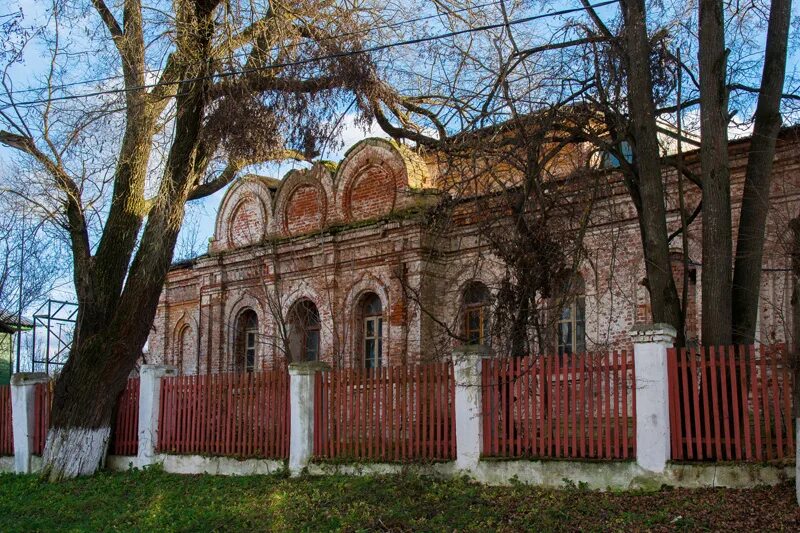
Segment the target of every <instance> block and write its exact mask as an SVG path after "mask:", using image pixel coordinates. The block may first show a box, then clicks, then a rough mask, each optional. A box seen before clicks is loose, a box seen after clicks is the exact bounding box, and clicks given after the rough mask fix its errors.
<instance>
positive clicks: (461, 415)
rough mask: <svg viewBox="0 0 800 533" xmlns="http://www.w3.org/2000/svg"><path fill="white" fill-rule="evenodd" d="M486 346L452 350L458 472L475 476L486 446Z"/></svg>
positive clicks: (463, 347) (460, 347)
mask: <svg viewBox="0 0 800 533" xmlns="http://www.w3.org/2000/svg"><path fill="white" fill-rule="evenodd" d="M487 356H488V349H487V348H486V347H485V346H459V347H458V348H456V349H454V350H453V374H454V376H455V382H456V383H455V386H456V391H455V392H456V394H455V397H456V405H455V409H456V468H457V469H458V470H462V471H466V472H475V471H476V470H477V467H478V463H479V462H480V459H481V448H482V446H483V419H482V416H483V390H482V386H481V385H482V382H481V371H482V365H481V361H482V360H483V359H484V358H485V357H487Z"/></svg>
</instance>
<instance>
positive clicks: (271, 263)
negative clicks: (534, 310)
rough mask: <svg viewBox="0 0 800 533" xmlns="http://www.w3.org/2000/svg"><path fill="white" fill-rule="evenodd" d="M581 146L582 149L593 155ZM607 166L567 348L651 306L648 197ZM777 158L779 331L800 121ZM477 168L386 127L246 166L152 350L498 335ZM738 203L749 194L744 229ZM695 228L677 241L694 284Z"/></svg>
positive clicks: (694, 309) (224, 359)
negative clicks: (323, 149) (304, 156)
mask: <svg viewBox="0 0 800 533" xmlns="http://www.w3.org/2000/svg"><path fill="white" fill-rule="evenodd" d="M748 146H749V143H748V141H747V139H744V140H740V141H733V142H731V144H730V164H731V178H732V191H733V192H732V195H733V198H732V201H733V205H734V206H738V203H739V200H740V195H741V189H742V182H743V174H744V171H745V166H746V163H747V150H748ZM574 153H577V154H582V153H583V152H582V150H580V149H578V150H576V151H574ZM698 157H699V154H698V153H697V152H691V153H687V154H685V162H686V165H687V167H688V168H690V169H694V170H695V171H697V170H698V168H697V167H698V164H699V162H698ZM578 159H580V161H579V162H577V163H570V164H574V165H583V166H585V165H586V163H587V161H588V159H587V157H584V156H581V157H579V158H578ZM559 164H560V165H562V167H563V168H562V169H561V170H562V172H560V173H558V174H560V175H563V176H567V178H565V179H568V176H569V175H570V174H571V172H570V169H569V165H570V164H565V163H564V161H561V162H560V163H559ZM597 166H598V165H595V169H594V171H593V172H592V177H593V181H592V185H591V186H592V187H595V188H596V189H593V190H597V191H600V192H599V193H597V194H596V195H595V197H594V198H593V202H592V208H591V215H590V217H589V223H588V226H587V229H586V233H585V236H584V237H583V239H582V240H581V249H582V255H581V257H582V259H581V261H580V265H579V271H580V272H579V276H578V277H577V279H578V280H579V283H576V284H574V288H575V290H574V291H572V293H571V294H570V296H569V298H568V299H567V300H564V301H559V304H558V305H559V307H560V309H558V310H557V311H558V312H557V313H555V314H554V315H553V320H552V323H551V324H550V325H548V327H549V328H552V329H553V335H552V339H553V346H555V345H558V346H559V347H560V349H562V350H567V351H569V350H583V349H588V350H594V349H603V348H607V347H610V346H615V347H626V346H628V344H629V337H628V331H629V330H630V329H631V327H632V326H633V325H634V324H635V323H636V322H640V321H648V320H649V301H648V294H647V289H646V282H645V279H644V278H645V271H644V264H643V259H642V253H641V241H640V237H639V226H638V222H637V219H636V216H635V209H634V207H633V205H632V204H631V201H630V198H629V196H628V194H627V192H626V190H625V188H624V186H623V184H622V182H621V178H620V176H619V174H618V173H617V172H616V171H615V170H614V169H613V168H596V167H597ZM599 166H603V165H599ZM606 166H608V165H606ZM576 168H577V167H576ZM773 172H774V178H773V182H772V198H771V202H772V204H771V205H772V207H771V211H770V216H769V220H768V227H767V235H768V239H767V245H766V250H765V255H764V275H763V279H762V300H761V305H760V310H759V325H758V332H759V333H758V335H759V338H760V340H762V341H764V342H766V341H774V340H783V339H785V338H786V336H787V333H788V331H789V330H790V326H789V324H788V323H787V322H786V321H787V320H788V318H789V317H790V315H791V313H790V302H789V297H790V287H789V273H788V271H787V269H788V266H789V261H788V253H787V251H786V247H785V241H786V240H787V229H788V221H789V220H790V219H791V218H792V217H794V216H796V215H797V213H798V208H800V197H798V187H799V186H800V128H791V129H786V130H784V131H783V132H782V133H781V137H780V140H779V142H778V147H777V152H776V158H775V165H774V169H773ZM581 179H583V180H586V179H587V178H586V177H585V176H584V177H582V178H581ZM464 181H465V177H464V174H463V173H462V172H461V171H459V172H454V171H453V169H449V170H443V165H442V164H441V162H439V161H437V160H436V158H434V157H430V156H425V155H421V154H419V153H416V152H414V151H411V150H410V149H408V148H405V147H403V146H401V145H398V144H396V143H394V142H391V141H386V140H381V139H366V140H364V141H361V142H359V143H357V144H356V145H355V146H353V147H352V148H351V149H350V150H349V151H348V152H347V154H346V155H345V157H344V159H343V160H342V161H341V162H340V163H339V164H338V165H333V164H330V163H318V164H316V165H315V166H314V167H313V168H311V169H309V170H301V171H292V172H290V173H289V174H288V175H286V176H285V177H284V179H283V180H273V179H269V178H264V177H260V176H248V177H246V178H243V179H240V180H239V181H237V182H236V183H235V184H234V185H233V186H231V187H230V189H229V190H228V192H227V193H226V195H225V197H224V199H223V200H222V203H221V205H220V208H219V211H218V214H217V220H216V228H215V233H214V237H213V239H212V240H211V242H210V244H209V250H208V253H207V254H205V255H203V256H201V257H198V258H196V259H194V260H192V261H188V262H184V263H181V264H176V265H174V266H173V268H172V269H171V271H170V273H169V276H168V280H167V282H166V284H165V287H164V290H163V292H162V295H161V301H160V304H159V308H158V312H157V315H156V319H155V321H154V324H153V330H152V332H151V335H150V339H149V341H148V355H147V359H148V362H164V363H170V364H176V365H177V366H179V367H180V368H181V371H182V372H184V373H196V372H201V373H204V372H209V371H210V372H219V371H229V370H236V371H243V370H250V369H259V368H267V367H271V366H273V365H276V364H284V363H285V362H286V361H287V360H306V359H321V360H325V361H328V362H330V363H332V364H334V365H344V366H351V365H354V366H376V365H387V364H392V365H393V364H401V363H403V362H412V361H419V360H423V361H424V360H430V359H437V358H441V357H444V356H446V355H447V354H449V353H450V350H451V349H452V347H453V345H454V344H456V343H459V342H464V341H465V340H467V341H481V340H485V338H486V336H487V335H488V333H487V332H488V323H489V321H490V316H491V313H492V301H493V297H494V295H495V294H496V291H497V287H498V283H499V280H500V279H501V277H502V275H503V273H504V272H505V268H504V265H503V264H502V261H500V260H499V259H498V257H497V256H496V255H495V254H494V253H493V252H492V249H491V247H490V246H489V245H488V243H487V240H486V239H485V238H484V235H482V234H481V231H482V230H481V228H482V226H481V225H480V224H478V223H476V222H475V220H476V219H477V218H476V217H480V216H485V213H482V212H481V211H482V209H485V207H484V204H481V203H480V199H481V198H482V197H485V196H487V195H488V193H487V191H486V190H485V189H483V194H482V195H473V196H466V195H465V194H463V188H462V189H458V186H459V183H463V182H464ZM684 181H686V180H684ZM577 183H578V185H581V183H582V182H577ZM597 184H600V185H601V187H599V188H597ZM665 184H666V190H667V204H668V209H669V226H670V231H671V232H672V231H675V230H677V229H678V228H679V227H680V221H679V215H678V210H677V208H678V206H679V195H678V184H677V176H676V174H675V172H674V171H672V170H670V169H667V168H665ZM588 187H589V185H584V186H582V187H579V188H582V189H588ZM683 187H684V194H683V201H684V205H685V206H686V208H687V209H688V210H690V211H691V210H692V209H693V208H694V207H695V206H696V205H697V203H698V202H699V199H700V191H699V189H697V188H696V187H695V186H693V185H691V184H690V183H688V182H687V183H684V184H683ZM459 191H462V192H459ZM454 206H455V207H454ZM443 210H449V211H448V212H449V213H450V214H451V216H450V217H449V220H450V222H449V223H448V224H447V225H445V226H442V225H441V224H437V223H436V222H435V219H434V218H433V215H432V214H435V213H441V212H442V211H443ZM453 213H460V215H453ZM737 217H738V209H735V211H734V220H733V223H734V235H735V231H736V224H737V222H738V220H737ZM701 224H702V215H701V216H699V217H697V218H696V219H695V220H693V221H692V223H691V225H690V226H689V231H688V238H687V244H688V250H689V257H688V262H687V263H686V265H688V270H686V271H687V272H688V276H686V278H687V282H688V284H689V286H688V287H687V295H688V301H687V309H688V312H687V315H688V316H687V337H688V338H690V339H695V340H696V338H697V335H698V331H699V325H700V322H701V320H702V317H701V316H700V305H699V302H700V298H701V297H702V287H701V283H700V269H702V265H701V264H699V261H700V258H701V250H700V245H699V239H700V236H701V233H702V230H701ZM682 238H683V236H682V235H676V236H675V238H674V239H673V241H672V242H671V246H672V249H673V250H674V256H675V262H674V268H675V272H676V280H677V281H678V283H679V292H680V291H681V288H682V287H681V284H682V283H683V278H684V276H683V273H684V266H685V265H684V258H683V252H682V249H683V244H682V241H681V239H682ZM551 348H552V349H555V348H554V347H551Z"/></svg>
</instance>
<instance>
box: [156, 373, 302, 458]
mask: <svg viewBox="0 0 800 533" xmlns="http://www.w3.org/2000/svg"><path fill="white" fill-rule="evenodd" d="M158 439H159V441H158V449H159V451H161V452H164V453H181V454H190V453H202V454H213V455H231V456H236V457H264V458H274V459H284V458H287V457H289V374H288V373H287V372H286V370H271V371H265V372H257V373H244V374H210V375H209V374H206V375H200V376H176V377H166V378H163V379H162V381H161V404H160V416H159V429H158Z"/></svg>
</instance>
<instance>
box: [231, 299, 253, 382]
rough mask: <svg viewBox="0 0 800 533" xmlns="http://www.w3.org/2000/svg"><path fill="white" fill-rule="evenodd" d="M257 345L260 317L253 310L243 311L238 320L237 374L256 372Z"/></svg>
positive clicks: (235, 361)
mask: <svg viewBox="0 0 800 533" xmlns="http://www.w3.org/2000/svg"><path fill="white" fill-rule="evenodd" d="M257 343H258V315H256V313H255V311H253V310H252V309H247V310H245V311H242V312H241V313H240V314H239V318H238V319H237V320H236V350H235V353H234V370H235V371H236V372H252V371H253V370H255V367H256V349H257V346H258V344H257Z"/></svg>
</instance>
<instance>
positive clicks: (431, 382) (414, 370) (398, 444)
mask: <svg viewBox="0 0 800 533" xmlns="http://www.w3.org/2000/svg"><path fill="white" fill-rule="evenodd" d="M315 386H316V390H315V395H314V398H315V406H314V427H315V431H314V453H315V455H316V456H317V457H320V458H348V459H378V460H383V461H407V460H419V459H427V460H446V459H454V458H455V455H456V433H455V380H454V378H453V365H452V364H451V363H449V362H448V363H434V364H426V365H419V366H395V367H388V368H380V369H370V370H367V369H349V368H345V369H337V370H332V371H327V372H321V373H318V374H317V376H316V383H315Z"/></svg>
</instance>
